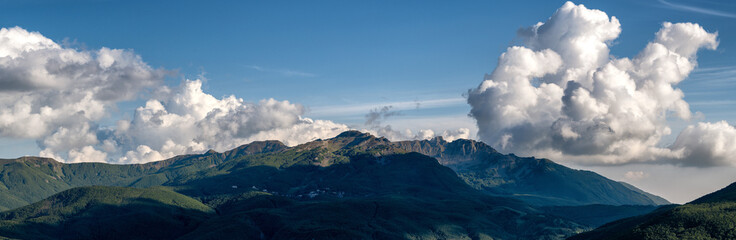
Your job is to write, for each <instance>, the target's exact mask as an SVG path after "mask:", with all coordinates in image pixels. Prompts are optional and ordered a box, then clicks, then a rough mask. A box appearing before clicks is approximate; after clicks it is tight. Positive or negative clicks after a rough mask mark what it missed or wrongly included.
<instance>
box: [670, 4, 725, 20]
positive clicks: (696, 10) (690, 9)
mask: <svg viewBox="0 0 736 240" xmlns="http://www.w3.org/2000/svg"><path fill="white" fill-rule="evenodd" d="M659 3H661V4H662V5H664V6H666V7H668V8H672V9H677V10H681V11H688V12H694V13H700V14H706V15H711V16H718V17H726V18H736V14H733V13H727V12H721V11H717V10H712V9H707V8H699V7H694V6H689V5H685V4H677V3H671V2H668V1H665V0H659Z"/></svg>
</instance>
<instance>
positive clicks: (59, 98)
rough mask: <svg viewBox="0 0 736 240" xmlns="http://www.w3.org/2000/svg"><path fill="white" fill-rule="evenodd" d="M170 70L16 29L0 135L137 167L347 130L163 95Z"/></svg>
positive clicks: (272, 111) (206, 98)
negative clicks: (129, 109) (126, 109)
mask: <svg viewBox="0 0 736 240" xmlns="http://www.w3.org/2000/svg"><path fill="white" fill-rule="evenodd" d="M166 75H167V71H165V70H163V69H154V68H152V67H150V66H148V64H146V63H145V62H143V61H142V60H141V57H140V56H138V55H136V54H135V53H133V52H132V51H129V50H121V49H109V48H101V49H99V50H96V51H80V50H76V49H70V48H65V47H62V46H60V45H59V44H57V43H55V42H54V41H52V40H51V39H48V38H46V37H44V36H43V35H41V34H40V33H37V32H29V31H27V30H25V29H22V28H20V27H14V28H2V29H0V84H1V85H2V86H3V88H2V89H0V136H2V137H10V138H27V139H36V140H37V143H38V146H39V147H40V148H41V149H42V151H41V153H40V155H41V156H44V157H52V158H55V159H57V160H60V161H66V162H91V161H94V162H112V163H142V162H149V161H155V160H162V159H165V158H168V157H172V156H175V155H178V154H186V153H196V152H203V151H206V150H208V149H215V150H218V151H223V150H227V149H230V148H233V147H236V146H238V145H241V144H245V143H248V142H252V141H256V140H280V141H282V142H284V143H285V144H287V145H296V144H299V143H303V142H307V141H310V140H313V139H316V138H328V137H333V136H335V135H337V134H339V133H340V132H342V131H345V130H348V127H347V126H345V125H342V124H337V123H333V122H330V121H323V120H312V119H308V118H304V117H301V116H302V115H303V113H304V108H303V107H302V106H301V105H298V104H293V103H290V102H288V101H277V100H274V99H265V100H261V101H260V102H257V103H249V102H245V101H243V100H242V99H240V98H236V97H235V96H228V97H224V98H221V99H217V98H215V97H213V96H212V95H209V94H207V93H204V92H203V91H202V82H201V81H199V80H192V81H190V80H186V81H184V82H183V83H182V84H181V85H180V86H178V87H175V88H170V87H167V86H162V85H161V84H162V83H163V79H164V78H165V77H166ZM147 91H148V92H151V94H150V95H151V96H152V97H151V99H149V100H147V101H146V102H145V105H144V106H140V107H138V108H137V109H136V110H135V113H134V117H133V118H132V119H131V120H119V121H118V122H117V124H116V126H101V124H100V122H102V121H105V120H108V119H107V118H109V117H110V111H111V110H113V109H116V104H117V103H119V102H121V101H128V100H134V99H139V98H140V97H142V96H143V93H144V92H147Z"/></svg>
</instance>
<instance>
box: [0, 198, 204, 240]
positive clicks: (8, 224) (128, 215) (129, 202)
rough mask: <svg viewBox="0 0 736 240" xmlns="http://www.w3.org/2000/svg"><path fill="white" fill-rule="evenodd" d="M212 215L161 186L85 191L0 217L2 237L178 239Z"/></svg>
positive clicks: (195, 203)
mask: <svg viewBox="0 0 736 240" xmlns="http://www.w3.org/2000/svg"><path fill="white" fill-rule="evenodd" d="M212 214H213V210H212V209H211V208H209V207H208V206H206V205H204V204H202V203H201V202H199V201H197V200H194V199H192V198H189V197H187V196H184V195H181V194H178V193H176V192H173V191H171V190H166V189H163V188H155V189H137V188H123V187H100V186H96V187H82V188H74V189H70V190H66V191H63V192H60V193H58V194H55V195H53V196H51V197H49V198H47V199H45V200H43V201H40V202H36V203H34V204H31V205H28V206H25V207H22V208H18V209H15V210H12V211H6V212H2V213H0V236H3V237H10V238H19V239H174V238H177V237H179V236H181V235H184V234H186V233H188V232H190V231H192V230H193V229H195V228H196V227H197V226H198V225H199V224H200V223H202V222H203V221H204V220H206V219H207V218H208V217H209V216H210V215H212Z"/></svg>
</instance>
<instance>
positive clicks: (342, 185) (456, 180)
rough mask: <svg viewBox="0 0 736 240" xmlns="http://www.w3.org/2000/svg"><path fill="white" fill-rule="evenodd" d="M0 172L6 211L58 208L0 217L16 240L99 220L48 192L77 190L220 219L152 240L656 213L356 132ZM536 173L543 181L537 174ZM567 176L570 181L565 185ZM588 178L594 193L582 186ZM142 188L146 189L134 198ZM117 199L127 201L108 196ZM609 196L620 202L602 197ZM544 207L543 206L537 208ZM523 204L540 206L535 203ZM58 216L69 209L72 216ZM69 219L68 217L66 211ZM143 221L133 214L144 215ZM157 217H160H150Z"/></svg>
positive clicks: (396, 235) (529, 174) (436, 229)
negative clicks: (160, 194)
mask: <svg viewBox="0 0 736 240" xmlns="http://www.w3.org/2000/svg"><path fill="white" fill-rule="evenodd" d="M432 144H434V145H432ZM0 163H1V164H0V174H1V175H0V183H2V185H0V194H2V195H1V196H7V198H6V197H2V198H0V204H2V206H3V207H5V208H8V209H12V208H16V207H20V206H24V205H27V204H28V203H32V202H35V201H39V200H42V199H44V198H46V197H48V196H51V198H49V199H46V200H43V201H42V202H47V203H55V204H56V205H54V204H52V205H48V204H46V205H44V204H40V203H34V204H31V205H29V206H25V207H22V208H17V209H14V210H11V211H8V212H6V213H8V214H9V215H3V216H4V217H3V219H5V220H4V223H3V224H4V225H3V226H4V227H3V228H2V232H3V234H0V236H7V237H13V236H20V238H25V237H23V236H28V235H24V234H28V233H29V231H31V230H30V229H32V228H27V227H25V226H38V225H34V224H36V223H37V222H34V221H36V220H38V219H37V218H36V217H34V216H35V215H33V216H32V215H22V214H18V213H19V212H35V211H38V210H37V209H39V208H43V209H46V207H45V206H47V205H48V206H50V208H51V209H52V210H53V211H51V213H50V215H53V216H56V215H58V216H57V217H53V219H55V220H54V221H55V222H47V221H46V220H43V221H41V222H43V223H44V224H50V225H48V226H49V228H48V229H52V230H49V231H50V232H32V231H31V232H32V233H33V234H41V235H43V234H46V235H43V236H53V234H58V233H60V232H58V231H61V230H58V229H61V228H67V227H69V226H72V225H69V224H72V223H75V222H79V221H81V220H76V219H78V218H80V217H89V216H93V215H95V214H98V213H101V212H96V211H92V212H89V211H88V210H89V209H86V208H84V207H82V208H79V207H75V206H88V205H89V203H97V202H108V203H109V201H107V200H104V199H105V198H106V196H104V194H93V195H91V196H96V197H101V198H103V200H99V201H98V200H94V199H93V198H92V199H93V200H85V199H88V198H86V197H85V198H73V197H70V198H69V199H70V200H68V201H62V200H63V199H62V197H63V196H75V195H79V194H69V193H68V192H62V193H59V194H57V195H53V194H56V193H58V192H61V191H64V190H67V189H71V188H74V189H72V190H70V191H71V192H72V193H74V192H75V191H77V192H78V191H82V192H85V191H88V190H87V189H90V188H88V187H84V186H92V185H103V186H118V187H127V188H103V187H96V188H92V189H97V190H99V191H103V192H107V193H109V194H111V195H112V196H110V197H112V198H113V199H117V198H121V197H122V198H125V197H126V196H128V195H126V194H128V193H126V192H130V191H169V192H170V191H175V192H176V193H178V194H183V196H185V197H187V199H190V200H194V201H197V202H200V203H202V204H205V205H206V206H207V207H208V208H210V209H214V212H215V213H211V212H208V211H207V210H206V209H204V210H203V209H200V210H201V211H200V210H198V211H194V212H191V214H194V215H192V216H188V215H187V216H178V215H177V217H176V218H183V219H190V218H191V219H192V220H191V221H189V220H188V221H189V222H190V223H191V222H196V228H186V229H187V231H186V232H183V233H182V234H180V235H177V236H173V235H171V236H168V235H167V236H159V237H161V238H167V237H177V238H179V237H181V238H184V239H211V238H227V237H232V236H248V238H250V237H254V238H266V239H293V238H369V237H370V238H387V239H406V238H415V239H420V238H421V239H424V238H438V239H442V238H473V239H482V238H485V237H489V238H493V239H499V238H500V239H509V238H522V239H528V238H534V239H560V238H564V237H567V236H570V235H573V234H575V233H577V232H581V231H583V230H586V229H590V228H591V227H594V226H597V225H596V224H600V222H601V221H606V220H608V219H609V218H611V216H596V215H595V214H592V215H585V214H582V215H580V214H578V215H575V214H570V213H575V212H578V213H580V212H583V211H586V210H585V209H587V210H590V209H599V210H600V211H602V212H605V211H609V212H610V211H612V210H611V208H608V207H605V206H603V207H598V206H593V207H592V208H591V207H590V206H569V207H570V208H568V209H563V210H561V209H562V208H550V207H545V208H542V207H537V206H535V205H552V204H558V203H563V204H568V205H580V204H582V203H587V202H595V201H598V200H600V199H604V200H607V201H609V202H607V203H610V202H615V203H616V204H623V203H630V202H633V203H635V204H652V202H648V201H642V200H641V199H643V198H642V197H641V196H646V195H645V194H640V193H638V192H637V191H635V190H632V189H631V188H628V187H625V186H624V187H622V188H618V187H611V188H608V187H606V186H620V185H621V184H620V183H617V182H614V181H611V180H608V179H605V178H603V177H601V176H599V175H597V174H593V173H590V172H584V171H576V170H572V169H569V168H565V167H563V166H561V165H557V164H554V163H552V162H551V161H549V160H541V159H534V158H519V157H516V156H513V155H503V154H500V153H498V152H496V151H495V150H493V149H492V148H490V147H488V146H487V145H485V144H482V143H479V142H475V141H469V140H457V141H453V142H451V143H448V142H445V141H442V140H441V139H434V140H433V141H410V142H390V141H388V140H387V139H385V138H377V137H374V136H371V135H369V134H365V133H361V132H357V131H348V132H344V133H342V134H340V135H338V136H337V137H335V138H332V139H326V140H321V139H319V140H315V141H312V142H309V143H305V144H302V145H298V146H295V147H287V146H285V145H283V144H281V143H280V142H276V141H264V142H254V143H251V144H247V145H243V146H241V147H238V148H236V149H233V150H230V151H226V152H222V153H218V152H215V151H208V152H207V153H204V154H194V155H183V156H177V157H174V158H171V159H167V160H163V161H159V162H153V163H148V164H134V165H111V164H102V163H79V164H62V163H58V162H56V161H54V160H52V159H45V158H34V157H24V158H19V159H14V160H2V161H1V162H0ZM440 163H442V164H445V165H447V166H450V167H451V168H448V167H447V166H444V165H442V164H440ZM453 169H455V170H456V171H458V172H460V175H458V174H457V173H456V172H455V171H453ZM473 174H475V175H473ZM535 174H539V175H540V177H535V176H534V175H535ZM591 174H592V175H591ZM590 176H593V177H590ZM586 177H587V178H586ZM565 178H569V179H571V180H569V181H566V180H565ZM591 179H593V180H591ZM552 180H554V182H549V183H547V184H548V185H544V186H546V187H550V188H552V187H556V188H558V191H544V190H541V189H537V188H533V187H531V186H530V185H533V184H543V183H539V182H538V181H552ZM584 181H590V182H592V183H595V184H598V185H600V186H584V185H583V183H584ZM601 183H605V184H601ZM576 184H580V185H583V186H578V185H576ZM617 184H618V185H617ZM601 186H603V187H601ZM621 186H623V185H621ZM76 187H83V188H76ZM130 187H134V188H130ZM575 187H581V188H583V189H584V190H591V191H599V192H600V191H613V190H615V191H619V193H618V194H619V195H620V196H619V195H610V194H609V195H605V194H604V195H603V197H597V198H592V197H591V198H583V197H581V196H590V195H595V194H597V193H595V192H593V193H591V194H590V195H580V196H578V195H575V194H571V193H577V192H579V191H582V190H578V191H572V190H570V189H574V188H575ZM138 188H146V189H145V190H131V189H138ZM80 189H82V190H80ZM116 189H117V190H116ZM151 189H152V190H151ZM611 189H613V190H611ZM623 189H626V190H623ZM634 189H635V188H634ZM117 191H120V192H121V194H122V195H121V196H114V195H115V194H116V192H117ZM514 191H519V192H518V193H515V192H514ZM558 192H561V193H562V194H560V193H558ZM545 194H546V195H545ZM52 195H53V196H52ZM82 195H84V194H82ZM532 195H533V197H531V198H530V197H527V196H532ZM610 196H616V197H618V198H615V199H617V200H615V201H614V200H609V198H610ZM627 196H630V199H629V200H628V201H624V200H621V199H625V198H626V197H627ZM578 198H580V199H578ZM518 199H521V200H524V201H519V200H518ZM530 199H531V200H530ZM540 199H541V200H540ZM550 199H555V200H554V201H551V200H550ZM560 199H561V200H560ZM590 199H597V200H595V201H594V200H590ZM190 200H184V199H180V200H177V201H174V202H171V201H169V202H166V201H163V203H161V204H159V203H158V202H162V201H154V202H157V203H156V204H154V205H156V206H155V208H156V209H171V208H172V207H173V208H174V209H176V207H177V206H178V205H177V204H178V203H179V202H186V201H190ZM542 200H545V201H550V202H545V203H546V204H541V203H540V201H542ZM116 201H117V200H116ZM126 201H127V200H126ZM126 201H118V203H119V204H118V205H120V206H118V205H116V204H107V205H105V206H106V207H110V208H109V209H110V210H109V211H110V212H121V211H126V209H129V208H130V206H131V205H130V204H127V203H126ZM601 201H602V200H601ZM128 202H130V201H128ZM134 202H135V201H134ZM530 202H531V203H535V204H531V205H530V204H529V203H530ZM149 203H153V202H152V201H149ZM126 204H127V205H126ZM70 206H71V207H70ZM576 207H580V208H576ZM573 208H574V209H573ZM620 208H627V209H628V210H627V211H628V212H627V213H626V214H623V215H618V217H626V216H631V215H635V214H636V212H638V211H640V212H641V213H645V212H648V211H649V210H650V209H647V208H638V207H633V208H628V207H627V206H621V207H620ZM57 209H74V210H73V211H71V213H69V212H70V211H67V210H58V211H57ZM104 209H106V208H104ZM120 209H123V210H120ZM142 210H145V209H142ZM146 211H148V210H146ZM65 212H66V213H69V214H67V215H64V214H61V213H65ZM54 213H59V214H61V215H59V214H56V215H54ZM177 213H180V212H177ZM146 214H147V213H141V214H139V215H141V216H143V217H147V216H148V215H146ZM186 214H189V213H188V212H187V213H186ZM202 214H204V215H202ZM627 214H628V215H627ZM134 215H135V214H134ZM136 216H137V215H136ZM202 216H204V217H202ZM152 217H153V218H154V219H155V218H156V217H157V216H152ZM51 218H52V217H47V218H44V219H51ZM202 218H204V219H203V220H202ZM614 218H615V217H614ZM39 221H40V220H39ZM85 221H86V220H85ZM115 221H124V220H122V219H115ZM131 221H135V220H131ZM167 224H169V223H167ZM171 224H173V225H171V226H176V224H174V223H171ZM60 226H61V227H60ZM187 226H189V225H187ZM123 227H124V226H123ZM53 229H57V230H58V231H57V230H53ZM54 231H56V232H54ZM75 231H76V230H75ZM78 231H79V233H73V234H76V235H73V236H91V235H84V234H89V230H84V229H82V230H78ZM110 231H120V230H118V229H112V230H110ZM62 233H69V232H62ZM85 238H86V237H85Z"/></svg>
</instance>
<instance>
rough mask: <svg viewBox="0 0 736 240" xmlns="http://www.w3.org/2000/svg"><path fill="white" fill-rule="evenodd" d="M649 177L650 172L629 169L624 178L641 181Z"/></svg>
mask: <svg viewBox="0 0 736 240" xmlns="http://www.w3.org/2000/svg"><path fill="white" fill-rule="evenodd" d="M647 177H649V174H647V173H645V172H642V171H628V172H626V173H625V174H624V178H626V179H627V180H630V181H639V180H642V179H644V178H647Z"/></svg>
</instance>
